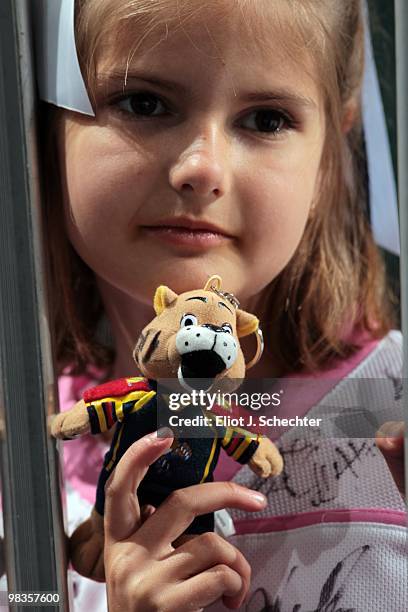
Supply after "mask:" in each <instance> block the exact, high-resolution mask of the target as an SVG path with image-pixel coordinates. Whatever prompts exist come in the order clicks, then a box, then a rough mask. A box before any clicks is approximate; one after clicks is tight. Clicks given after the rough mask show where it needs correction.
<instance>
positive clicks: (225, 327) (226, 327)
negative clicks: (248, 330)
mask: <svg viewBox="0 0 408 612" xmlns="http://www.w3.org/2000/svg"><path fill="white" fill-rule="evenodd" d="M222 331H224V332H226V333H227V334H232V327H231V325H230V324H229V323H223V324H222Z"/></svg>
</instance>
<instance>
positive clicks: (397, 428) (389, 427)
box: [377, 421, 404, 440]
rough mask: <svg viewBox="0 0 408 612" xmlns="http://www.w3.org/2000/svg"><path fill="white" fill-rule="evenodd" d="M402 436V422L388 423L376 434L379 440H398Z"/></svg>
mask: <svg viewBox="0 0 408 612" xmlns="http://www.w3.org/2000/svg"><path fill="white" fill-rule="evenodd" d="M402 435H404V422H403V421H389V422H388V423H384V425H382V426H381V428H380V429H379V431H378V432H377V436H378V437H379V438H389V439H391V440H392V439H393V438H399V437H400V436H402Z"/></svg>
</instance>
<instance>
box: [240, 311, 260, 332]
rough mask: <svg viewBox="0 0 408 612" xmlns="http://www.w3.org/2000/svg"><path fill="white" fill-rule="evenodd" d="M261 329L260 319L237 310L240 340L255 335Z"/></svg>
mask: <svg viewBox="0 0 408 612" xmlns="http://www.w3.org/2000/svg"><path fill="white" fill-rule="evenodd" d="M258 327H259V319H258V318H257V317H256V316H255V315H253V314H250V313H249V312H245V310H240V309H239V308H238V310H237V334H238V338H243V337H244V336H249V334H253V333H254V332H255V331H256V330H257V329H258Z"/></svg>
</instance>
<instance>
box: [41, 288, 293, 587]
mask: <svg viewBox="0 0 408 612" xmlns="http://www.w3.org/2000/svg"><path fill="white" fill-rule="evenodd" d="M154 310H155V312H156V317H155V318H154V319H153V320H152V322H151V323H150V324H149V325H147V327H145V328H144V329H143V331H142V333H141V335H140V337H139V339H138V341H137V343H136V346H135V349H134V352H133V356H134V360H135V363H136V365H137V368H138V370H139V372H140V373H141V374H142V376H137V377H131V378H125V379H120V380H117V381H113V382H108V383H105V384H102V385H100V386H98V387H94V388H93V389H89V390H87V391H85V393H84V396H83V399H82V400H81V401H79V402H78V403H77V404H76V405H75V406H74V407H73V408H72V409H71V410H69V411H67V412H64V413H61V414H59V415H57V416H56V417H55V419H54V421H53V422H52V427H51V431H52V434H53V435H54V436H55V437H57V438H62V439H69V438H74V437H77V436H78V435H82V434H85V433H89V432H91V433H93V434H97V433H101V432H104V431H106V430H108V429H109V428H110V427H112V426H113V425H115V426H116V430H115V434H114V437H113V440H112V444H111V448H110V450H109V451H108V452H107V454H106V456H105V460H104V464H103V467H102V471H101V474H100V477H99V482H98V487H97V493H96V503H95V507H94V509H93V511H92V514H91V517H90V518H89V519H88V520H87V521H86V522H85V523H83V524H82V525H80V526H79V527H78V529H77V530H76V531H75V532H74V534H73V536H72V538H71V546H70V549H71V550H70V552H71V561H72V564H73V566H74V568H75V569H76V570H77V571H78V572H79V573H81V574H82V575H84V576H87V577H91V578H93V579H94V580H100V581H103V580H104V571H103V543H104V537H103V512H104V502H105V497H104V487H105V484H106V481H107V479H108V478H109V476H110V474H111V473H112V470H113V469H114V468H115V466H116V465H117V463H118V461H120V458H121V457H122V455H123V454H124V453H125V451H126V450H127V448H129V446H130V445H131V444H132V443H133V442H135V441H136V440H138V439H139V438H141V437H142V436H144V435H145V434H148V433H151V432H153V431H155V430H156V429H157V423H158V414H159V412H160V418H161V419H163V418H164V419H166V411H167V412H168V413H169V410H170V409H169V406H168V405H167V404H166V394H162V393H161V392H160V391H161V390H160V389H159V390H158V388H157V381H158V380H159V379H161V380H169V379H173V380H175V381H177V383H178V384H179V385H180V386H181V388H182V390H190V391H192V390H193V389H196V390H197V389H203V390H205V391H209V390H210V389H213V388H214V386H215V385H216V386H217V388H220V385H221V387H222V389H223V391H224V392H226V391H228V392H231V391H233V390H234V389H235V388H236V387H237V386H238V385H239V384H240V382H242V380H243V379H244V376H245V370H246V369H248V367H251V366H252V365H254V363H255V362H256V361H257V360H258V359H259V357H260V354H261V352H262V346H263V345H262V335H261V331H260V329H259V321H258V319H257V318H256V317H255V316H254V315H252V314H249V313H247V312H245V311H243V310H241V309H240V308H239V303H238V300H237V299H236V298H235V297H234V296H233V295H232V294H229V293H225V292H223V291H221V279H220V277H218V276H213V277H211V278H210V279H209V281H208V282H207V283H206V285H205V287H204V289H202V290H197V291H188V292H186V293H183V294H181V295H177V294H176V293H174V292H173V291H172V290H171V289H169V288H168V287H165V286H161V287H159V288H158V289H157V290H156V293H155V296H154ZM251 333H256V335H257V340H258V348H257V354H256V355H255V357H254V359H252V361H251V362H250V363H248V364H245V359H244V355H243V352H242V350H241V347H240V344H239V338H241V337H244V336H247V335H249V334H251ZM167 397H168V395H167ZM159 405H160V411H159V410H158V407H159ZM197 411H201V413H202V408H200V407H197V406H195V407H194V406H191V405H190V406H189V407H185V408H183V415H184V414H188V415H189V416H191V417H193V418H194V416H196V415H197V414H198V412H197ZM169 414H170V413H169ZM169 414H167V416H169ZM210 431H211V435H207V434H206V435H205V436H204V437H197V436H193V437H185V436H184V435H183V431H179V432H177V431H176V432H175V440H174V443H173V446H172V449H171V450H170V452H169V453H167V454H166V455H164V456H163V457H160V459H158V460H157V461H156V462H155V463H154V464H153V465H151V466H150V468H149V470H148V472H147V474H146V476H145V478H144V479H143V481H142V483H141V484H140V486H139V488H138V491H137V495H138V498H139V503H140V504H141V505H143V504H151V505H153V506H155V507H157V506H158V505H160V503H162V502H163V501H164V499H166V497H167V496H168V495H170V493H171V492H172V491H174V490H176V489H179V488H183V487H187V486H190V485H194V484H198V483H201V482H209V481H212V480H213V471H214V469H215V466H216V464H217V461H218V457H219V453H220V449H223V450H224V451H225V452H227V454H228V455H230V456H232V457H233V458H234V459H236V460H237V461H238V462H240V463H242V464H244V463H246V464H248V465H249V467H250V468H251V469H252V470H253V471H254V472H255V473H256V474H258V475H259V476H261V477H264V478H267V477H269V476H274V475H277V474H279V473H280V471H281V470H282V458H281V456H280V454H279V451H278V450H277V448H276V447H275V445H274V444H273V443H272V442H271V441H270V440H269V439H268V438H265V437H261V436H258V435H254V434H253V433H250V432H247V431H245V430H242V429H239V430H234V428H231V427H228V426H227V427H213V428H211V430H210ZM213 528H214V517H213V514H207V515H204V516H199V517H196V518H195V519H194V521H193V522H192V524H191V525H190V527H189V528H188V529H187V530H186V533H188V534H199V533H203V532H205V531H211V530H213Z"/></svg>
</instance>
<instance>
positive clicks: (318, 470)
mask: <svg viewBox="0 0 408 612" xmlns="http://www.w3.org/2000/svg"><path fill="white" fill-rule="evenodd" d="M75 35H76V45H77V51H78V57H79V61H80V65H81V69H82V74H83V77H84V81H85V84H86V89H87V93H88V96H89V100H90V102H91V106H92V108H93V111H94V116H92V115H85V114H83V113H79V112H75V111H68V110H63V109H61V108H55V107H49V108H48V109H47V111H46V115H47V116H46V126H47V135H48V141H47V143H46V151H45V156H46V157H45V160H46V164H47V176H46V186H47V201H46V214H45V219H46V223H47V227H48V231H47V235H48V244H49V261H50V267H51V270H50V279H51V280H50V296H51V301H52V307H53V313H54V332H55V339H56V353H57V359H58V363H59V365H60V368H61V377H60V400H61V404H62V408H63V409H64V408H69V407H71V406H72V404H73V403H74V402H75V401H77V400H78V399H79V398H80V396H81V394H82V391H83V390H84V389H85V388H86V387H89V386H92V385H94V384H97V383H98V382H101V381H102V380H105V379H108V378H119V377H123V376H129V375H132V376H134V375H137V371H136V368H135V364H134V363H133V361H132V346H133V344H134V342H135V340H136V338H137V337H138V334H139V332H140V330H141V329H142V328H143V327H144V326H145V324H146V323H147V322H148V321H149V320H150V319H151V318H152V314H153V313H152V308H151V302H152V296H153V293H154V290H155V289H156V287H157V286H158V285H160V284H167V285H169V286H170V287H171V288H172V289H173V290H174V291H176V292H183V291H187V290H190V289H193V288H196V287H200V286H204V284H205V281H206V280H207V278H208V276H209V275H211V274H215V273H216V274H219V275H220V276H221V277H222V278H223V280H224V285H225V287H226V289H227V290H228V291H230V292H232V293H234V294H235V295H236V296H238V298H239V299H240V301H241V304H242V306H243V308H245V309H246V310H249V311H252V312H254V313H255V314H257V316H258V317H259V318H260V320H261V322H262V328H263V331H264V335H265V340H266V350H265V352H264V356H263V358H262V360H261V361H260V362H259V363H258V364H257V366H256V367H255V368H253V370H251V371H250V372H249V375H250V376H253V377H257V378H261V377H262V378H273V377H282V378H285V379H289V377H290V376H292V377H297V378H298V379H301V380H302V381H303V383H304V388H303V390H302V391H301V395H302V397H305V402H304V407H303V408H302V410H303V412H304V413H306V412H307V413H308V415H310V416H312V415H314V414H316V415H319V414H321V411H322V410H324V408H325V407H326V408H327V406H328V405H329V406H332V407H333V406H334V407H335V410H336V413H337V414H338V415H340V413H341V410H342V409H343V410H345V409H349V412H350V410H351V408H353V406H354V407H355V403H353V402H354V401H355V399H356V398H355V396H353V395H350V393H349V391H348V387H347V386H346V384H345V383H346V381H347V380H348V379H357V378H358V379H360V378H380V379H382V378H387V377H388V380H389V381H394V382H395V388H396V392H395V396H394V394H393V395H392V396H391V395H389V396H388V395H384V396H381V398H380V400H381V402H380V403H381V407H382V409H385V410H386V411H389V414H390V418H393V415H394V414H396V410H395V408H396V406H397V404H398V397H397V395H396V393H397V387H398V380H399V379H400V378H401V373H400V370H401V339H400V335H399V334H398V333H397V332H390V329H391V326H392V321H391V315H390V314H389V313H390V311H389V307H388V302H387V298H386V293H385V286H384V271H383V266H382V263H381V260H380V258H379V255H378V252H377V249H376V247H375V245H374V243H373V239H372V235H371V231H370V228H369V225H368V222H367V218H366V189H365V177H364V172H363V168H364V164H363V163H362V159H363V155H362V136H361V117H360V94H361V81H362V72H363V63H364V62H363V60H364V51H363V38H364V37H363V25H362V7H361V4H360V1H359V0H342V2H337V1H334V0H297V1H293V2H289V1H286V0H229V1H228V0H211V1H209V0H206V1H205V2H203V1H201V0H177V2H176V1H175V0H150V1H149V2H147V1H145V0H80V1H78V0H77V2H76V18H75ZM68 84H69V83H68ZM373 129H375V126H373ZM103 321H105V322H106V321H108V322H109V329H110V332H111V334H112V338H113V346H114V350H111V349H110V348H107V347H106V343H104V342H103V341H102V334H101V322H103ZM247 348H249V350H250V347H247ZM323 379H324V380H325V381H326V383H327V381H331V382H330V384H329V385H327V384H326V385H325V386H324V392H323V391H322V387H320V386H319V385H318V384H317V383H318V382H319V381H320V380H323ZM367 389H368V391H367V393H368V395H366V396H365V400H366V404H365V405H364V407H365V409H366V410H367V411H369V412H370V411H371V412H372V414H373V418H374V417H375V415H376V409H377V410H378V401H379V400H378V398H377V397H376V396H375V394H374V393H372V392H371V395H370V389H371V387H370V386H367ZM387 389H388V387H387ZM393 389H394V387H393ZM397 407H398V406H397ZM386 414H387V412H386ZM383 420H388V419H383ZM380 424H381V421H379V422H378V425H380ZM342 431H343V434H342V435H343V437H342V438H340V437H338V438H336V439H324V438H323V437H322V435H321V432H320V431H319V430H318V429H317V430H314V431H311V432H310V433H308V434H307V435H304V436H303V437H302V438H299V436H298V435H296V432H293V431H287V432H285V433H284V434H283V435H282V436H281V438H280V440H279V446H280V449H281V452H282V454H283V456H284V460H285V468H284V472H283V474H282V476H281V477H279V478H278V479H276V480H273V481H268V482H267V483H263V482H262V481H261V480H259V479H257V478H256V477H254V476H251V474H250V473H249V471H248V470H247V469H246V468H242V469H241V470H240V471H239V472H238V473H237V474H235V476H234V474H233V469H232V467H231V465H229V464H228V463H227V462H225V463H224V464H223V465H222V466H221V469H220V473H219V479H220V480H225V479H228V478H231V477H232V476H234V480H235V482H236V483H239V484H241V485H244V486H246V487H249V488H251V489H257V490H258V491H260V492H261V493H263V494H264V495H265V497H266V498H267V502H268V503H267V505H265V504H260V505H259V503H258V505H257V504H256V503H255V501H254V499H253V498H252V497H248V495H249V496H250V494H249V493H248V492H245V491H246V490H245V489H243V488H239V487H237V486H230V487H228V486H226V485H225V484H222V485H221V484H218V483H216V484H214V485H211V489H210V490H209V489H208V488H207V489H203V485H202V486H199V487H197V488H194V491H190V493H188V494H187V495H184V494H183V495H182V497H181V498H178V501H181V500H182V501H183V504H184V506H183V507H182V508H180V506H177V507H176V506H175V504H173V506H171V505H170V506H169V507H166V510H164V509H163V508H159V509H158V510H157V511H156V512H154V513H153V515H152V516H148V517H147V518H146V521H145V523H143V525H142V526H141V527H140V523H141V521H140V517H139V511H138V509H137V508H136V506H135V502H134V501H131V502H129V496H131V497H132V500H133V495H132V491H134V490H135V488H136V486H137V484H138V482H139V481H140V479H141V477H142V476H143V473H144V470H145V469H146V467H147V466H148V464H149V463H150V462H152V461H153V460H154V459H155V458H157V457H158V456H159V455H160V454H161V453H162V452H165V451H166V450H167V448H168V445H169V441H168V440H163V441H162V440H158V439H156V438H154V437H153V438H150V441H149V442H148V441H146V440H143V441H141V442H139V443H137V444H136V445H135V446H134V447H132V449H130V452H129V453H128V454H127V455H126V457H125V458H124V459H123V460H122V462H123V463H121V464H119V467H118V469H117V470H116V472H115V474H114V476H113V479H112V481H111V482H110V485H109V486H108V490H107V510H106V533H107V541H106V552H105V564H106V568H105V569H106V576H107V583H108V592H109V599H110V605H111V609H112V610H115V609H118V610H119V609H121V610H122V609H123V610H171V611H173V610H180V611H184V610H195V609H198V608H202V607H204V606H210V605H211V604H214V607H213V608H211V609H214V610H221V609H224V604H225V605H226V606H228V607H240V606H242V609H247V610H251V611H260V610H279V611H282V612H286V611H289V610H290V611H294V610H296V611H302V612H304V611H306V610H309V611H310V610H319V611H324V610H325V611H327V612H329V611H334V610H337V611H340V610H346V609H347V610H355V611H356V612H357V611H358V612H363V611H365V610H368V609H370V610H378V611H380V610H381V611H383V610H385V609H387V610H392V611H395V612H397V611H400V612H401V611H402V610H403V609H405V603H406V597H407V592H406V576H405V569H406V551H405V549H404V542H405V540H404V537H405V533H404V521H405V514H404V504H403V502H402V499H401V497H400V495H399V493H398V490H397V488H396V486H395V483H394V482H393V480H392V477H391V474H390V472H389V470H388V468H387V465H386V463H385V461H384V459H383V458H382V456H381V454H380V453H379V452H378V450H377V449H376V447H375V445H374V442H373V440H372V439H370V438H368V437H366V438H363V437H361V436H363V435H364V433H362V434H361V435H360V436H359V432H360V430H354V435H353V434H352V433H348V431H349V430H347V429H343V430H342ZM344 432H346V433H344ZM105 449H106V442H105V441H104V440H103V439H96V438H92V437H88V438H85V439H81V440H76V441H72V442H67V443H66V445H65V448H64V454H65V476H66V478H67V490H68V515H69V519H70V527H71V528H73V527H74V526H75V524H76V523H77V522H81V521H82V520H83V519H84V518H87V516H88V514H89V511H90V508H91V505H92V503H93V501H94V491H95V484H96V479H97V476H98V473H99V469H100V466H101V464H102V457H103V453H104V451H105ZM119 468H120V469H119ZM234 469H235V468H234ZM209 491H210V492H209ZM115 504H116V506H115ZM225 506H229V507H231V506H235V507H236V508H238V509H236V510H233V511H232V517H233V519H234V523H235V529H236V532H237V535H236V536H234V537H233V538H232V539H231V540H230V542H226V541H224V540H222V539H221V538H220V537H219V536H207V535H206V536H200V537H199V538H197V539H196V540H194V541H193V542H192V543H189V544H188V545H184V546H183V547H181V548H179V549H177V550H176V551H175V552H174V551H173V549H172V547H171V542H172V538H171V537H170V535H172V536H173V537H174V532H175V531H179V532H180V533H181V532H182V531H183V525H184V524H185V522H186V520H187V519H188V517H190V518H191V516H193V515H194V514H195V513H197V512H208V511H211V510H214V509H217V508H222V507H225ZM130 508H131V509H132V510H130ZM118 509H119V510H118ZM122 509H123V510H122ZM249 511H252V513H251V514H248V512H249ZM150 512H153V509H147V514H149V513H150ZM169 526H171V527H172V528H171V529H170V527H169ZM136 527H140V529H136ZM239 551H241V552H239ZM245 559H246V560H245ZM248 563H249V565H248ZM249 568H251V569H252V579H251V580H250V570H249ZM75 580H76V595H77V602H78V609H83V610H88V609H103V606H104V605H105V603H104V598H105V586H104V585H96V584H93V585H91V584H89V583H88V582H86V581H85V580H82V579H80V578H79V577H77V578H76V579H75ZM246 594H248V599H247V602H246V603H243V599H244V597H245V595H246ZM98 597H100V599H97V598H98ZM220 598H222V599H220Z"/></svg>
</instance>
